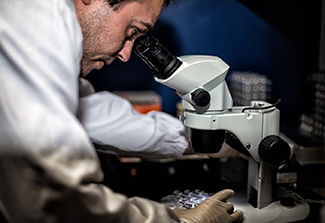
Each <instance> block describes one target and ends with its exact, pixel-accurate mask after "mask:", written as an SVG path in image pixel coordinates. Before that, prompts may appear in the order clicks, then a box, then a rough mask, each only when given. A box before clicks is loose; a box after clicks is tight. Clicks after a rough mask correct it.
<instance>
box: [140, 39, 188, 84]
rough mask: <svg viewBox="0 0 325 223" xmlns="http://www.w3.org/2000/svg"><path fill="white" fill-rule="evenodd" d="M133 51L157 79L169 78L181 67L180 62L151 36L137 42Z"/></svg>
mask: <svg viewBox="0 0 325 223" xmlns="http://www.w3.org/2000/svg"><path fill="white" fill-rule="evenodd" d="M134 51H135V53H136V54H137V55H138V56H139V57H140V58H141V59H142V60H143V61H144V62H145V63H146V64H147V65H148V66H149V67H150V68H151V70H152V72H153V73H154V74H155V76H156V77H157V78H159V79H167V78H169V77H170V76H171V75H172V74H173V73H174V72H175V71H176V70H177V69H178V68H179V67H180V66H181V65H182V62H181V61H180V60H179V59H178V58H177V57H175V56H174V55H172V54H171V53H170V52H169V51H168V50H167V49H166V48H165V47H164V46H163V45H162V44H161V43H160V42H159V41H158V40H157V39H156V38H155V37H154V36H152V35H149V36H145V37H144V38H142V39H141V40H140V41H138V42H137V44H135V47H134Z"/></svg>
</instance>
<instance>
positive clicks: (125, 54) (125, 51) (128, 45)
mask: <svg viewBox="0 0 325 223" xmlns="http://www.w3.org/2000/svg"><path fill="white" fill-rule="evenodd" d="M133 43H134V41H132V40H128V41H126V42H125V43H124V46H123V48H122V49H121V50H120V51H119V52H118V53H117V57H118V58H119V59H120V60H121V61H123V62H127V61H128V60H129V59H130V57H131V53H132V47H133Z"/></svg>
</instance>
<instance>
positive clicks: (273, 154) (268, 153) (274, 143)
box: [258, 135, 291, 165]
mask: <svg viewBox="0 0 325 223" xmlns="http://www.w3.org/2000/svg"><path fill="white" fill-rule="evenodd" d="M258 153H259V155H260V157H261V159H262V160H264V161H266V162H268V163H271V164H274V165H280V164H281V163H284V162H285V161H286V160H287V159H289V157H290V154H291V149H290V146H289V145H288V143H287V142H286V141H284V140H283V139H281V138H280V137H279V136H276V135H269V136H267V137H265V138H264V139H263V140H262V141H261V143H260V145H259V147H258Z"/></svg>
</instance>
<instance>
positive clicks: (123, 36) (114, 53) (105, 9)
mask: <svg viewBox="0 0 325 223" xmlns="http://www.w3.org/2000/svg"><path fill="white" fill-rule="evenodd" d="M76 2H77V3H76ZM80 2H81V0H75V1H74V3H75V6H76V11H77V16H78V20H79V23H80V25H81V28H82V33H83V57H82V61H81V75H82V76H85V75H87V74H88V73H89V72H90V71H91V70H93V69H100V68H102V67H103V66H104V64H110V63H112V62H113V60H114V59H115V58H116V57H118V58H119V59H120V60H121V61H124V62H126V61H128V60H129V58H130V55H131V52H132V47H133V44H134V40H135V39H136V38H137V37H139V36H141V35H144V34H146V33H147V32H149V31H150V30H151V29H152V27H153V25H154V24H155V23H156V21H157V19H158V17H159V15H160V13H161V11H162V8H163V2H164V1H163V0H139V1H131V2H127V3H126V4H125V5H123V6H122V7H121V8H119V9H117V10H113V8H112V7H111V6H109V4H108V3H107V2H105V1H104V0H82V3H80ZM85 2H86V3H87V4H85ZM88 3H89V4H88Z"/></svg>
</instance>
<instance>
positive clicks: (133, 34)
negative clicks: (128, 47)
mask: <svg viewBox="0 0 325 223" xmlns="http://www.w3.org/2000/svg"><path fill="white" fill-rule="evenodd" d="M138 34H139V30H138V29H132V34H131V36H130V39H133V38H136V37H137V36H138Z"/></svg>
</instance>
